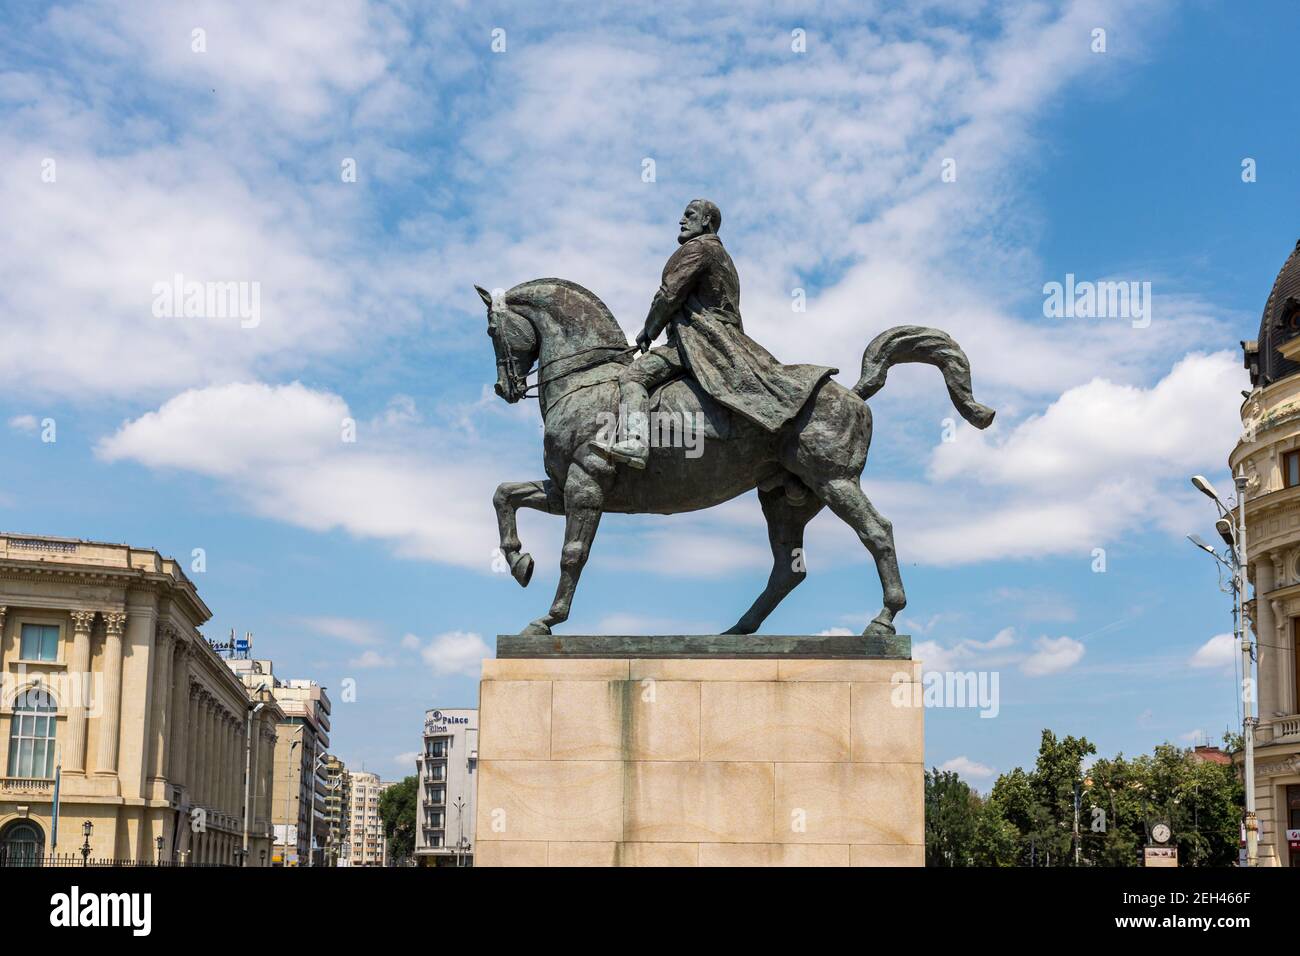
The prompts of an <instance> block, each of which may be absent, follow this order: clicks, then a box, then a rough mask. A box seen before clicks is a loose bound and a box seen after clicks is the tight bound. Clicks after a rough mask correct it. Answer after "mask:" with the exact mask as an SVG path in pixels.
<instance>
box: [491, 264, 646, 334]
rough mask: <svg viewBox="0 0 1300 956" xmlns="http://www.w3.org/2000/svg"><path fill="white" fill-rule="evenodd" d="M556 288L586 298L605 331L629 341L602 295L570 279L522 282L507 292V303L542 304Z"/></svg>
mask: <svg viewBox="0 0 1300 956" xmlns="http://www.w3.org/2000/svg"><path fill="white" fill-rule="evenodd" d="M556 288H559V289H564V290H565V291H567V292H572V293H575V294H576V295H578V296H579V297H580V298H582V299H583V300H585V304H586V305H587V306H588V308H589V310H590V312H589V314H590V315H592V317H594V318H596V319H597V320H599V321H600V322H602V323H604V325H605V326H606V329H605V330H604V331H609V332H616V333H617V334H618V336H619V338H620V339H622V340H623V341H627V337H626V334H625V333H624V332H623V329H622V327H621V326H620V325H619V324H618V320H617V319H615V318H614V313H613V312H611V311H609V306H607V305H605V303H604V302H602V301H601V300H600V296H598V295H596V293H594V292H592V291H591V290H590V289H588V288H586V287H585V286H580V285H578V283H576V282H570V281H569V280H568V279H555V278H546V279H530V280H529V281H528V282H521V283H519V285H517V286H515V287H514V288H512V289H510V291H508V292H507V293H506V303H507V304H510V303H521V304H525V305H534V306H541V305H544V304H547V303H548V302H549V299H550V298H551V295H552V293H553V292H554V290H555V289H556Z"/></svg>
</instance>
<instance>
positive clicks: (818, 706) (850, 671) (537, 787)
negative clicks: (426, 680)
mask: <svg viewBox="0 0 1300 956" xmlns="http://www.w3.org/2000/svg"><path fill="white" fill-rule="evenodd" d="M497 653H498V659H496V660H488V661H484V662H483V680H482V684H481V689H480V691H481V692H480V699H479V767H478V774H479V779H478V797H477V806H478V820H477V831H478V833H477V845H476V847H475V865H476V866H697V865H698V866H850V865H853V866H921V865H923V864H924V856H925V854H924V823H923V812H924V796H923V794H924V784H923V774H924V741H923V710H922V707H921V705H920V695H919V694H915V693H914V690H915V684H916V683H917V682H919V680H920V671H919V665H918V664H917V663H916V662H914V661H911V660H910V659H908V658H909V657H910V641H909V640H908V639H907V638H905V637H900V638H891V639H890V640H889V641H886V642H880V641H866V640H865V639H863V638H861V637H854V638H844V637H835V638H829V637H828V638H821V637H810V636H797V637H773V636H768V635H764V636H762V637H761V638H755V637H740V638H731V637H719V638H715V637H703V638H698V637H602V636H580V637H568V636H566V637H563V638H558V637H548V638H541V639H538V638H519V637H509V638H507V637H502V638H500V639H499V641H498V648H497ZM683 653H688V654H690V655H691V656H678V655H680V654H683ZM505 655H513V656H509V657H507V656H505ZM579 655H580V656H579Z"/></svg>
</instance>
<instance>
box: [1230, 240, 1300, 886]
mask: <svg viewBox="0 0 1300 956" xmlns="http://www.w3.org/2000/svg"><path fill="white" fill-rule="evenodd" d="M1242 348H1243V350H1244V352H1245V360H1246V367H1247V369H1248V370H1249V371H1250V383H1251V391H1250V392H1249V393H1248V394H1247V396H1246V401H1245V402H1244V404H1243V405H1242V407H1241V420H1242V424H1243V425H1244V426H1245V430H1244V433H1243V435H1242V438H1241V441H1240V442H1238V444H1237V447H1236V448H1235V449H1234V450H1233V452H1232V455H1231V456H1230V458H1229V463H1230V465H1231V467H1232V470H1233V474H1238V473H1240V472H1242V471H1244V473H1245V475H1246V480H1247V486H1246V493H1245V501H1246V558H1247V562H1248V566H1249V576H1250V580H1251V581H1252V582H1253V584H1254V587H1255V590H1254V600H1252V601H1251V602H1250V604H1249V605H1248V608H1247V613H1248V614H1249V615H1250V619H1251V624H1252V627H1253V630H1254V632H1255V637H1256V642H1257V644H1258V658H1257V661H1256V680H1257V695H1256V700H1257V703H1258V711H1257V712H1258V715H1259V725H1258V729H1257V731H1256V734H1255V739H1256V750H1255V793H1256V806H1257V811H1258V820H1259V864H1260V865H1261V866H1300V242H1297V243H1296V247H1295V249H1294V250H1292V252H1291V255H1290V256H1289V257H1288V258H1287V260H1286V262H1285V264H1283V266H1282V271H1281V272H1279V273H1278V276H1277V281H1276V282H1274V284H1273V290H1272V292H1271V293H1270V294H1269V297H1268V301H1267V303H1266V304H1265V306H1264V315H1263V317H1262V319H1261V321H1260V326H1259V337H1258V338H1257V339H1256V340H1255V341H1253V342H1243V343H1242Z"/></svg>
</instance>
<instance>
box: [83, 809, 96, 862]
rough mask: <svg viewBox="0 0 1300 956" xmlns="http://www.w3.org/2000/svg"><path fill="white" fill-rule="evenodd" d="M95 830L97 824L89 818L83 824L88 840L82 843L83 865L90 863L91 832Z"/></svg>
mask: <svg viewBox="0 0 1300 956" xmlns="http://www.w3.org/2000/svg"><path fill="white" fill-rule="evenodd" d="M94 830H95V825H94V824H93V823H91V822H90V821H89V820H87V821H86V822H85V823H83V824H82V825H81V832H82V833H84V834H85V836H86V842H85V843H83V844H82V845H81V865H82V866H89V865H90V834H91V833H93V832H94Z"/></svg>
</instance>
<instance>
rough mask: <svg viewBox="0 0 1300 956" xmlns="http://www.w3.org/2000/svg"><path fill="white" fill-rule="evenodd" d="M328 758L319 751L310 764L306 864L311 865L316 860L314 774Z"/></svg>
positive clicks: (318, 771) (327, 755)
mask: <svg viewBox="0 0 1300 956" xmlns="http://www.w3.org/2000/svg"><path fill="white" fill-rule="evenodd" d="M327 759H329V754H327V753H325V752H324V751H321V752H320V753H318V754H317V755H316V759H315V760H313V761H312V765H311V809H310V810H308V812H307V865H308V866H313V865H314V864H315V862H316V850H315V848H314V847H313V846H312V844H313V843H315V842H316V775H317V774H319V773H320V768H321V767H322V766H324V764H325V761H326V760H327Z"/></svg>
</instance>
